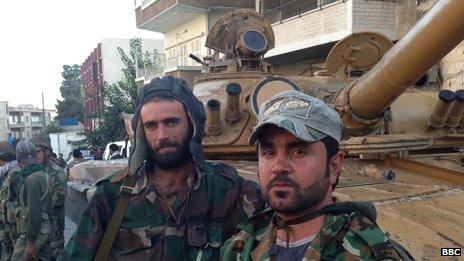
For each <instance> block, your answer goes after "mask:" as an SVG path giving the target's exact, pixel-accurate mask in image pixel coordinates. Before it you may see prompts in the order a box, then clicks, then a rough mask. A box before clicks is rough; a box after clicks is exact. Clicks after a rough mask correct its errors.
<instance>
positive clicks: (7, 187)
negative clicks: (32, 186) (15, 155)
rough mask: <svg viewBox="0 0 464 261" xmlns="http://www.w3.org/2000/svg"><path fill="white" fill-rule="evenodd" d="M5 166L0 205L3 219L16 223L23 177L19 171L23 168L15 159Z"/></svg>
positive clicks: (0, 191) (0, 190)
mask: <svg viewBox="0 0 464 261" xmlns="http://www.w3.org/2000/svg"><path fill="white" fill-rule="evenodd" d="M3 167H8V168H5V169H4V170H5V173H4V174H3V177H4V180H3V183H2V186H1V189H0V197H1V199H0V200H1V201H0V207H1V210H0V211H1V213H2V215H1V218H2V221H4V222H7V223H9V224H15V223H16V218H15V217H16V211H17V209H18V207H19V194H20V192H21V184H22V181H21V177H20V175H19V172H20V170H21V168H20V167H19V165H18V163H17V162H16V161H14V163H13V164H10V165H8V166H3Z"/></svg>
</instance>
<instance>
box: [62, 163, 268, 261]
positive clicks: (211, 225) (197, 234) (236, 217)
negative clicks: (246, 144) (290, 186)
mask: <svg viewBox="0 0 464 261" xmlns="http://www.w3.org/2000/svg"><path fill="white" fill-rule="evenodd" d="M207 166H208V168H207V170H198V169H197V171H196V181H195V182H194V183H193V186H192V188H191V189H188V188H187V191H181V192H179V194H178V195H177V198H176V199H175V201H174V204H173V205H171V206H172V209H173V212H174V214H175V216H176V217H177V218H176V219H177V220H179V221H178V222H179V223H177V222H176V221H175V220H174V218H172V215H171V214H170V213H169V211H168V210H166V205H165V203H163V202H164V201H163V200H162V199H161V197H160V196H159V194H158V193H157V192H156V191H155V188H154V186H153V185H151V184H149V183H148V178H147V175H146V172H145V168H144V167H142V168H141V170H140V171H139V172H138V173H137V182H136V185H135V187H134V191H133V193H132V194H133V197H132V199H131V200H130V203H129V206H128V208H127V209H126V212H125V214H124V217H123V220H122V223H121V225H120V227H119V231H118V233H117V235H116V239H115V240H114V243H113V245H112V249H111V251H110V254H109V257H108V259H109V260H218V259H219V248H220V246H221V245H222V244H223V243H224V242H225V241H226V240H227V239H228V238H229V237H231V236H232V235H233V233H234V232H235V226H236V224H238V223H239V222H242V221H244V220H246V219H247V218H248V217H250V216H252V215H254V214H256V213H259V212H260V211H262V210H263V209H264V205H265V203H264V201H263V200H262V195H261V191H260V190H259V188H258V185H257V184H256V183H254V182H252V181H248V180H244V179H243V178H242V177H240V176H238V175H237V172H236V170H235V169H234V168H232V167H230V166H228V165H225V164H208V163H207ZM121 183H122V182H121V181H119V182H114V183H112V182H111V177H108V178H106V179H104V180H101V181H99V182H98V183H97V190H96V192H95V194H94V196H93V198H92V199H91V201H90V202H89V204H88V206H87V208H86V209H85V211H84V213H83V215H82V218H81V220H80V222H79V225H78V228H77V230H76V233H75V234H74V236H73V238H72V239H71V240H70V242H68V244H67V246H66V248H65V251H64V253H63V256H62V257H61V259H63V260H68V259H71V260H91V259H93V258H94V256H95V254H96V252H97V249H98V247H99V245H100V242H101V239H102V236H103V233H104V231H105V229H106V227H107V224H108V220H109V219H110V216H111V214H112V209H113V208H114V206H115V202H116V200H117V195H118V192H119V188H120V186H121Z"/></svg>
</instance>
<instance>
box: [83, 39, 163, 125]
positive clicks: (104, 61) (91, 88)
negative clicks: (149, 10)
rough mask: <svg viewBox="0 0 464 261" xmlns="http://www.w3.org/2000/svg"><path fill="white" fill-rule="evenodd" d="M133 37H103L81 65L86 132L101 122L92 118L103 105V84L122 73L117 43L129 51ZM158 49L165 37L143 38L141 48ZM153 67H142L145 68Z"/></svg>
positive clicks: (145, 69)
mask: <svg viewBox="0 0 464 261" xmlns="http://www.w3.org/2000/svg"><path fill="white" fill-rule="evenodd" d="M129 41H130V39H102V41H101V43H99V44H98V45H97V47H96V48H95V49H94V50H93V51H92V52H91V53H90V54H89V56H88V57H87V59H86V60H85V61H84V63H82V65H81V80H82V85H83V91H82V97H83V116H84V129H85V134H89V133H90V132H91V131H93V130H94V129H95V127H96V126H97V124H98V119H97V118H92V113H95V112H97V111H98V110H99V109H100V108H101V106H102V105H103V99H102V97H101V90H100V87H101V85H102V84H103V82H107V83H109V84H113V83H116V82H118V81H120V80H121V79H122V77H123V71H122V69H123V68H125V65H124V64H123V62H122V61H121V56H120V54H119V52H118V47H121V48H122V49H123V50H124V51H125V53H126V54H129V50H130V46H129ZM154 49H156V50H158V51H159V52H162V50H163V40H152V39H143V40H142V51H143V52H145V51H148V52H153V50H154ZM147 70H150V68H142V69H141V70H139V71H138V73H140V71H142V72H144V71H147Z"/></svg>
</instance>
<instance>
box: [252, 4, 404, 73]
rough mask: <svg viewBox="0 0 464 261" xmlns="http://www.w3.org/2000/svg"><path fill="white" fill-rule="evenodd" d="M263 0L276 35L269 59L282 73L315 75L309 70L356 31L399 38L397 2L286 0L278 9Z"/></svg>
mask: <svg viewBox="0 0 464 261" xmlns="http://www.w3.org/2000/svg"><path fill="white" fill-rule="evenodd" d="M261 2H264V12H263V15H264V16H265V17H266V18H267V19H268V20H269V21H270V22H271V23H272V28H273V29H274V35H275V47H274V48H273V49H272V50H270V51H269V52H268V53H267V54H266V56H265V59H266V60H267V61H268V62H270V63H271V64H272V65H273V66H274V70H275V72H276V73H278V74H282V75H295V74H297V75H305V76H312V70H308V69H310V68H311V67H312V66H314V67H316V68H320V67H323V66H324V65H323V63H324V62H325V58H326V56H327V54H328V53H329V51H330V49H331V48H332V47H333V46H334V44H335V43H337V42H338V41H339V40H341V39H342V38H344V37H345V36H348V35H350V34H352V33H356V32H361V31H374V32H379V33H382V34H384V35H385V36H387V37H388V38H390V40H392V41H393V40H397V39H398V38H397V33H396V5H397V2H396V1H391V0H373V1H365V0H293V1H289V0H283V1H281V2H282V4H280V5H278V6H277V7H275V8H268V7H267V4H266V3H267V2H268V1H267V0H263V1H261ZM262 5H263V4H262Z"/></svg>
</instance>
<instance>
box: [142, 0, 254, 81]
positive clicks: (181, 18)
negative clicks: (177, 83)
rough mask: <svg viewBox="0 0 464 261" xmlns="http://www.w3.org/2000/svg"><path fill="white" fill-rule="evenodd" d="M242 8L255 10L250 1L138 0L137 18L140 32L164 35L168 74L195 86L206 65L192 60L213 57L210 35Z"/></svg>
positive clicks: (166, 70)
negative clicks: (223, 19)
mask: <svg viewBox="0 0 464 261" xmlns="http://www.w3.org/2000/svg"><path fill="white" fill-rule="evenodd" d="M239 8H249V9H254V8H255V2H254V1H249V0H236V1H226V0H210V1H190V0H136V1H135V17H136V25H137V28H139V29H144V30H148V31H154V32H160V33H163V34H164V54H165V59H166V65H165V71H164V72H165V73H166V74H170V75H173V76H176V77H182V78H184V79H185V80H186V81H187V83H188V84H189V86H193V78H194V77H196V76H198V75H200V73H201V70H202V66H201V65H200V64H198V63H197V62H195V61H194V60H192V59H191V58H189V57H188V56H189V54H194V55H196V56H198V57H199V58H203V57H204V56H206V55H209V54H211V52H210V50H209V49H208V48H206V47H205V42H206V36H207V35H208V32H209V30H210V29H211V27H212V26H213V25H214V23H215V22H216V21H217V20H218V19H219V18H220V17H221V16H222V15H224V14H226V13H228V12H230V11H232V10H235V9H239Z"/></svg>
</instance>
